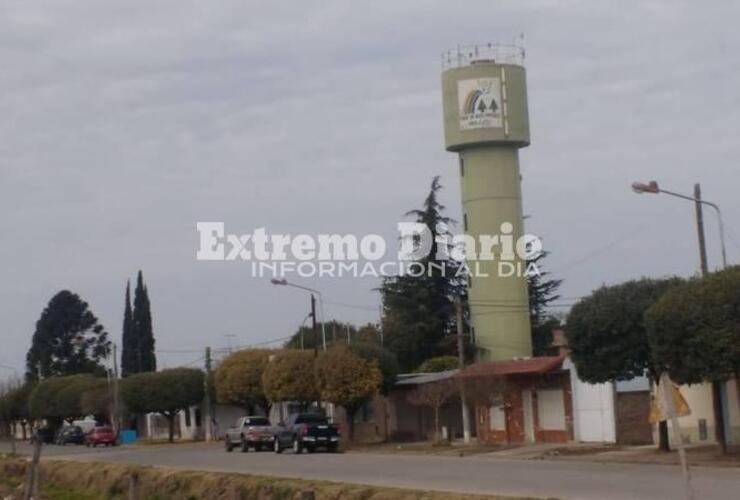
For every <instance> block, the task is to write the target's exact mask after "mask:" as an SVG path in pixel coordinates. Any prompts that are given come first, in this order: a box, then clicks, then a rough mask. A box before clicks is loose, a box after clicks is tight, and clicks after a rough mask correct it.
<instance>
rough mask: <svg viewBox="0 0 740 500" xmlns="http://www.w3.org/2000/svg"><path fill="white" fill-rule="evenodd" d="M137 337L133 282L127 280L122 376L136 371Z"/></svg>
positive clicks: (122, 345) (122, 339)
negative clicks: (133, 308)
mask: <svg viewBox="0 0 740 500" xmlns="http://www.w3.org/2000/svg"><path fill="white" fill-rule="evenodd" d="M135 359H136V339H135V338H134V315H133V311H132V310H131V282H130V281H127V282H126V305H125V306H124V308H123V334H122V336H121V376H123V377H126V376H128V375H130V374H133V373H136V372H137V370H136V368H137V365H136V363H135Z"/></svg>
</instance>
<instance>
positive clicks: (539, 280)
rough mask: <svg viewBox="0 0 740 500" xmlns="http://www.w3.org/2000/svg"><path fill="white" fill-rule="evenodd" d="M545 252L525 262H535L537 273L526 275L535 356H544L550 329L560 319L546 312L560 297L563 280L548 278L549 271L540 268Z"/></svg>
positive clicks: (555, 326)
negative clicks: (559, 291) (559, 290)
mask: <svg viewBox="0 0 740 500" xmlns="http://www.w3.org/2000/svg"><path fill="white" fill-rule="evenodd" d="M546 256H547V252H541V253H540V254H539V255H538V256H537V257H535V258H534V259H531V260H529V261H528V262H527V264H530V265H531V264H535V265H536V266H537V267H538V268H539V271H540V272H539V274H537V273H531V274H530V275H529V276H528V277H527V290H528V292H529V321H530V323H531V325H532V350H533V351H534V355H535V356H544V355H546V354H547V351H548V349H549V347H550V345H551V344H552V331H553V330H554V329H555V328H557V327H559V326H560V320H559V319H558V318H556V317H555V316H553V315H552V314H548V313H547V306H548V304H550V303H551V302H553V301H555V300H557V299H559V298H560V295H558V293H557V290H558V288H560V285H561V284H562V283H563V280H558V279H553V278H550V273H549V272H547V271H543V270H542V259H544V258H545V257H546Z"/></svg>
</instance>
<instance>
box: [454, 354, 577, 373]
mask: <svg viewBox="0 0 740 500" xmlns="http://www.w3.org/2000/svg"><path fill="white" fill-rule="evenodd" d="M564 359H565V357H564V356H543V357H539V358H521V359H509V360H505V361H489V362H485V363H475V364H473V365H469V366H466V367H465V368H463V369H462V370H460V371H459V372H458V373H457V374H456V375H455V376H456V377H462V378H472V377H496V376H504V375H539V374H542V373H547V372H550V371H553V370H557V369H559V368H560V367H561V365H562V364H563V360H564Z"/></svg>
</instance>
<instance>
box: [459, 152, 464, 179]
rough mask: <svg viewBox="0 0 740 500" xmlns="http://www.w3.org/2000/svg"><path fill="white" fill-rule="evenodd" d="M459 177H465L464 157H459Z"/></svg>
mask: <svg viewBox="0 0 740 500" xmlns="http://www.w3.org/2000/svg"><path fill="white" fill-rule="evenodd" d="M460 177H465V158H463V157H462V156H461V157H460Z"/></svg>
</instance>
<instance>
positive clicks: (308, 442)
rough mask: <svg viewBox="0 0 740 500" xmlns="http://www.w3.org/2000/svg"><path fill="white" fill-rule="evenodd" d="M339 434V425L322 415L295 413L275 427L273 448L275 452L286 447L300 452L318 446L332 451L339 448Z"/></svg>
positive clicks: (311, 450) (280, 451)
mask: <svg viewBox="0 0 740 500" xmlns="http://www.w3.org/2000/svg"><path fill="white" fill-rule="evenodd" d="M339 434H340V433H339V427H337V426H336V425H334V424H330V423H329V420H328V419H327V418H326V417H325V416H323V415H320V414H317V413H296V414H294V415H291V416H290V417H289V418H288V421H287V422H286V423H285V424H281V425H279V426H278V427H277V429H276V431H275V441H274V443H273V449H274V450H275V453H282V452H283V450H284V449H287V448H292V449H293V452H294V453H302V452H303V450H306V451H308V452H309V453H313V452H314V451H316V449H318V448H325V449H326V450H327V451H329V452H332V453H333V452H336V451H337V450H338V449H339V438H340V435H339Z"/></svg>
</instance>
